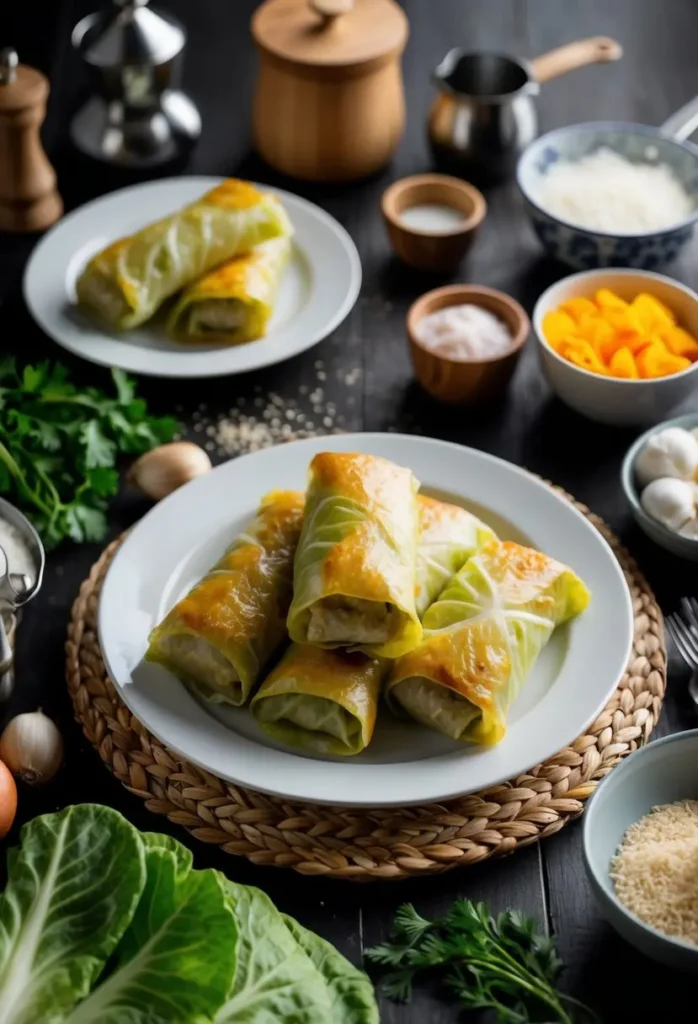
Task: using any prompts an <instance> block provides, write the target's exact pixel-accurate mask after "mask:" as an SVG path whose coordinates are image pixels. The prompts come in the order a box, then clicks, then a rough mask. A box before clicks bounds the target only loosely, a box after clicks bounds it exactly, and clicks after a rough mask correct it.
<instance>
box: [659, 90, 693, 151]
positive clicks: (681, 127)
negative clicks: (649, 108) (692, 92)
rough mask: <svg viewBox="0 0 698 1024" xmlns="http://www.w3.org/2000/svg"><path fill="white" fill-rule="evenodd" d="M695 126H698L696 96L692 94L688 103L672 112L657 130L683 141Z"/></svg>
mask: <svg viewBox="0 0 698 1024" xmlns="http://www.w3.org/2000/svg"><path fill="white" fill-rule="evenodd" d="M696 128H698V96H694V97H693V99H692V100H689V101H688V103H684V105H683V106H682V107H679V109H678V110H677V111H676V113H675V114H672V115H671V117H669V118H667V120H666V121H665V122H664V124H662V125H660V126H659V131H660V132H661V133H662V135H668V136H669V138H670V139H676V141H677V142H685V141H686V139H690V137H691V135H693V133H694V131H695V130H696Z"/></svg>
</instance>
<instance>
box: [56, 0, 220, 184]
mask: <svg viewBox="0 0 698 1024" xmlns="http://www.w3.org/2000/svg"><path fill="white" fill-rule="evenodd" d="M72 42H73V46H74V47H75V49H76V50H77V51H78V53H79V54H80V55H81V57H82V58H83V60H84V61H85V63H86V64H87V65H88V67H89V69H90V74H91V79H92V84H93V87H94V89H95V92H96V95H94V96H93V97H92V98H91V99H90V100H88V102H87V103H86V104H85V106H84V107H83V108H82V109H81V110H80V111H79V112H78V113H77V114H76V115H75V117H74V119H73V121H72V124H71V126H70V134H71V137H72V140H73V142H74V143H75V145H76V146H77V148H78V149H80V150H81V151H82V152H83V153H86V154H88V155H89V156H91V157H95V158H97V159H99V160H103V161H106V162H107V163H110V164H117V165H120V166H122V167H130V168H147V167H153V166H155V165H157V164H160V163H165V162H166V161H168V160H173V159H175V158H176V157H178V156H181V155H182V154H183V153H186V151H187V149H188V148H189V147H191V145H192V144H193V143H194V142H195V140H196V139H197V138H198V137H199V134H200V132H201V118H200V116H199V112H198V110H197V109H196V107H195V106H194V104H193V102H192V101H191V100H190V99H189V97H188V96H186V95H185V93H183V92H182V91H181V90H180V89H178V88H177V85H178V83H179V73H180V69H181V62H182V54H183V51H184V47H185V44H186V33H185V31H184V28H183V27H182V25H180V23H179V22H178V21H176V19H175V18H173V17H172V16H171V15H169V14H165V13H163V12H159V11H156V10H155V9H154V8H151V7H149V6H148V0H112V3H111V4H110V6H109V7H107V8H106V9H105V10H102V11H97V12H95V13H94V14H88V15H87V17H85V18H83V19H82V20H81V21H79V22H78V24H77V25H76V26H75V29H74V30H73V37H72Z"/></svg>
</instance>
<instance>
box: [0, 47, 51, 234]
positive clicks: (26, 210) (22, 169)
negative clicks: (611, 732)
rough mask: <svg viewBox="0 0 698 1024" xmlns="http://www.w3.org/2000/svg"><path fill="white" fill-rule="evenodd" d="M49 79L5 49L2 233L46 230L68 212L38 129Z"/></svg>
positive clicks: (0, 135) (1, 68) (0, 107)
mask: <svg viewBox="0 0 698 1024" xmlns="http://www.w3.org/2000/svg"><path fill="white" fill-rule="evenodd" d="M48 93H49V84H48V80H47V79H46V77H45V76H44V75H42V74H41V72H40V71H37V70H36V69H35V68H29V67H26V66H25V65H24V64H20V63H19V61H18V59H17V54H16V52H15V51H14V50H11V49H6V50H1V51H0V231H43V230H44V228H47V227H49V225H51V224H53V223H54V222H55V221H57V220H58V218H59V217H60V216H61V214H62V213H63V203H62V201H61V197H60V196H59V195H58V192H57V191H56V175H55V173H54V170H53V168H52V167H51V164H50V163H49V162H48V158H47V156H46V154H45V153H44V149H43V146H42V145H41V139H40V138H39V130H40V128H41V125H42V124H43V121H44V117H45V116H46V99H47V97H48Z"/></svg>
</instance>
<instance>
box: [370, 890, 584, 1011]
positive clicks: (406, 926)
mask: <svg viewBox="0 0 698 1024" xmlns="http://www.w3.org/2000/svg"><path fill="white" fill-rule="evenodd" d="M366 958H367V959H368V960H370V961H372V962H373V963H375V964H378V965H379V966H380V967H381V968H382V969H383V972H384V973H383V979H382V988H383V991H384V993H385V994H386V995H387V996H388V997H389V998H390V999H393V1000H395V1001H397V1002H408V1001H409V1000H410V999H411V997H412V988H413V985H414V982H415V980H416V979H418V978H420V977H422V976H423V975H426V976H428V975H431V976H433V975H436V976H437V977H440V978H441V979H442V980H443V981H444V982H445V984H446V986H447V987H448V988H449V989H450V991H452V992H453V993H454V995H455V996H456V998H457V999H458V1001H459V1003H460V1005H461V1006H462V1007H463V1009H468V1010H492V1011H493V1012H494V1015H495V1019H496V1020H497V1021H498V1024H533V1022H536V1021H538V1022H544V1021H551V1020H553V1019H554V1020H555V1021H557V1022H559V1024H593V1022H594V1021H596V1017H595V1015H594V1014H593V1012H592V1011H591V1010H590V1009H589V1008H588V1007H586V1006H583V1005H582V1004H581V1003H578V1002H577V1001H576V1000H574V999H572V998H571V997H570V996H567V995H565V994H563V993H561V992H559V991H558V989H557V987H556V984H557V980H558V978H559V975H560V972H561V970H562V966H563V965H562V961H561V960H560V959H559V957H558V956H557V954H556V952H555V944H554V942H553V940H552V939H550V938H549V937H548V936H546V935H539V934H538V933H537V931H536V927H535V924H534V922H533V921H532V920H531V919H530V918H527V917H525V916H524V915H523V914H521V913H519V912H518V911H512V910H507V911H504V913H502V914H499V915H498V916H497V917H492V916H491V914H490V912H489V908H488V907H487V905H486V904H485V903H471V902H470V900H456V902H455V903H454V904H453V905H452V907H451V909H450V910H449V912H448V914H447V915H446V917H445V918H443V919H441V920H437V921H428V920H426V918H423V917H421V916H420V915H419V914H418V913H417V911H416V910H415V909H414V907H412V906H411V905H409V904H408V905H405V906H403V907H401V908H400V910H399V911H398V913H397V915H396V917H395V922H394V929H393V933H392V935H391V936H390V938H389V939H388V941H387V942H384V943H382V944H381V945H380V946H375V947H374V948H373V949H369V950H367V951H366Z"/></svg>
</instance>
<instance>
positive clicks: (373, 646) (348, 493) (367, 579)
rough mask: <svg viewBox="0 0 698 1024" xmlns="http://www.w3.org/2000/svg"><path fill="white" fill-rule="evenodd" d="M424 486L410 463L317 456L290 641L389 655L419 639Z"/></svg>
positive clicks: (297, 573) (349, 455) (298, 558)
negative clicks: (419, 512) (420, 517)
mask: <svg viewBox="0 0 698 1024" xmlns="http://www.w3.org/2000/svg"><path fill="white" fill-rule="evenodd" d="M418 486H419V485H418V483H417V481H416V480H415V478H414V476H413V475H412V473H411V471H410V470H409V469H403V468H402V467H401V466H396V465H394V464H393V463H392V462H388V461H387V460H386V459H382V458H378V457H376V456H372V455H361V454H356V453H352V452H322V453H320V454H318V455H316V456H315V458H314V459H313V460H312V462H311V464H310V482H309V486H308V492H307V495H306V515H305V520H304V523H303V531H302V533H301V539H300V541H299V544H298V550H297V552H296V558H295V562H294V568H293V588H294V591H293V602H292V604H291V608H290V610H289V613H288V620H287V624H288V632H289V636H290V637H291V639H292V640H295V641H296V642H297V643H313V644H317V645H318V646H321V647H327V648H333V647H350V648H351V649H353V650H361V651H363V652H364V653H366V654H368V655H369V656H371V657H385V658H395V657H399V655H401V654H404V653H405V652H406V651H410V650H412V648H413V647H415V646H416V644H417V643H419V640H420V637H421V635H422V627H421V624H420V621H419V616H418V615H417V608H416V604H415V587H416V557H417V533H418V515H417V488H418ZM322 630H327V633H326V634H323V633H322Z"/></svg>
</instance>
